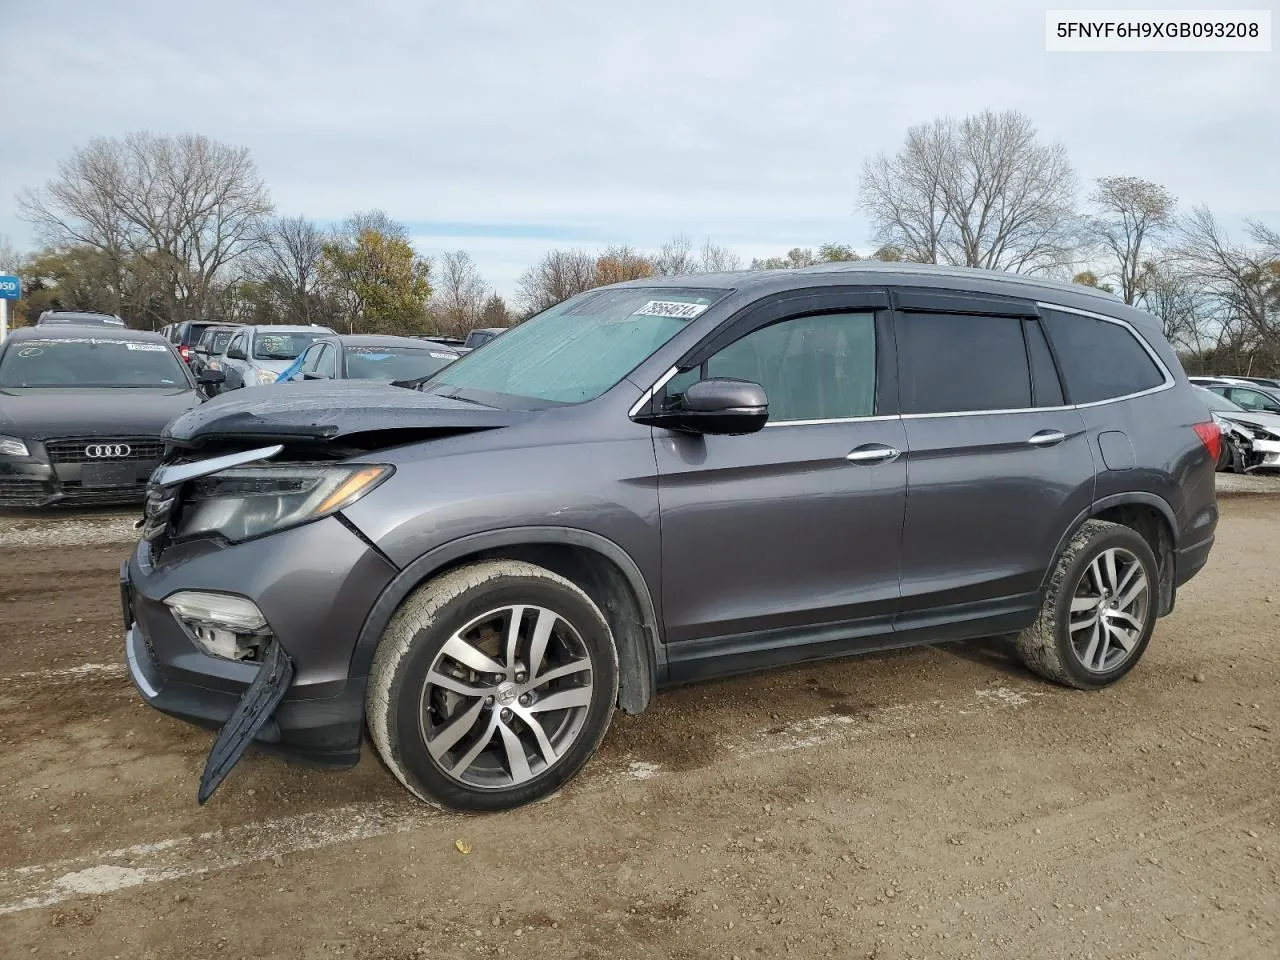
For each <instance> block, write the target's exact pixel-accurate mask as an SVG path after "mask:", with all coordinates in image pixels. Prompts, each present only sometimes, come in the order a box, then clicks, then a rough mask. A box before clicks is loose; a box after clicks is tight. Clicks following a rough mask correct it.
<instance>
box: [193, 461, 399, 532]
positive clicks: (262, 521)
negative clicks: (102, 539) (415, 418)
mask: <svg viewBox="0 0 1280 960" xmlns="http://www.w3.org/2000/svg"><path fill="white" fill-rule="evenodd" d="M393 472H395V468H394V467H392V466H390V465H389V464H382V463H352V464H341V463H282V464H273V465H270V466H263V465H254V466H245V467H234V468H232V469H230V470H223V471H222V472H221V473H215V474H213V475H212V476H208V477H201V478H200V479H198V480H193V481H192V482H191V484H190V487H189V488H188V491H187V493H186V495H185V497H184V501H183V506H182V513H181V516H180V517H179V520H178V529H177V536H178V537H179V538H182V537H193V536H199V535H202V534H216V535H218V536H221V537H224V538H225V539H227V540H230V541H231V542H232V543H239V542H240V541H242V540H250V539H252V538H253V537H260V536H262V535H263V534H266V533H274V532H275V531H277V530H284V529H286V528H288V527H296V526H298V525H300V524H303V523H308V522H310V521H312V520H319V519H320V518H321V517H327V516H329V515H330V514H333V513H337V512H338V511H339V510H341V509H343V508H344V507H347V506H350V505H351V504H352V503H355V502H356V501H357V500H359V499H360V498H361V497H363V496H364V495H365V494H367V493H369V492H370V491H371V490H373V489H374V488H375V487H377V486H378V484H380V483H382V481H384V480H386V479H387V477H389V476H391V474H392V473H393Z"/></svg>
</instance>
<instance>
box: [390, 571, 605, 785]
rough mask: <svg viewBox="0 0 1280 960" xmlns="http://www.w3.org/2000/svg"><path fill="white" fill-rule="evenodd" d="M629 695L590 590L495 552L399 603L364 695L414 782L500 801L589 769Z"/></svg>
mask: <svg viewBox="0 0 1280 960" xmlns="http://www.w3.org/2000/svg"><path fill="white" fill-rule="evenodd" d="M516 611H518V612H516ZM513 620H514V621H515V622H516V623H517V624H518V628H517V631H516V639H517V643H516V648H515V656H511V655H510V654H509V653H508V649H509V640H510V638H511V630H510V628H511V624H512V621H513ZM540 637H541V638H542V639H541V646H539V638H540ZM459 658H460V659H459ZM535 658H536V659H537V660H538V662H537V663H531V661H532V660H534V659H535ZM584 661H587V666H583V663H584ZM531 666H532V667H533V668H536V669H533V670H531V669H530V667H531ZM495 667H496V668H497V670H495V669H494V668H495ZM617 697H618V654H617V650H616V648H615V646H614V642H613V636H612V634H611V633H610V631H609V625H608V623H607V622H606V620H605V618H604V615H603V614H602V613H601V612H600V609H599V608H598V607H597V606H596V605H595V603H594V602H592V600H591V598H590V597H588V596H587V595H586V593H584V592H583V591H582V590H581V589H580V588H579V587H577V586H576V585H575V584H573V583H572V582H570V581H569V580H566V579H565V578H564V577H561V576H559V575H557V574H554V573H552V572H551V571H549V570H544V569H543V568H541V567H537V566H534V565H533V564H531V563H524V562H522V561H515V560H494V561H488V562H484V563H477V564H472V565H469V566H465V567H460V568H458V569H456V570H452V571H450V572H448V573H446V574H444V575H442V576H440V577H437V578H436V579H434V580H432V581H430V582H428V583H427V584H425V585H424V586H422V587H420V588H419V589H418V590H417V591H415V592H414V593H413V594H411V595H410V596H409V597H408V598H407V599H406V600H405V601H404V603H403V604H401V606H400V609H399V610H398V611H396V614H395V615H394V616H393V617H392V619H391V622H390V623H389V624H388V625H387V629H386V632H385V633H384V634H383V636H382V639H381V641H380V642H379V644H378V649H377V651H376V653H375V654H374V659H373V666H372V669H371V671H370V676H369V685H368V691H367V693H366V705H365V706H366V715H367V717H368V723H369V732H370V735H371V736H372V739H373V742H374V746H375V747H376V748H377V751H378V754H379V755H380V756H381V757H382V760H383V762H384V763H385V764H386V765H387V767H388V768H390V770H391V772H392V773H393V774H395V776H396V778H397V779H398V780H399V781H400V782H401V783H402V784H404V786H405V787H407V788H408V789H409V790H410V791H411V792H412V793H413V794H414V795H415V796H417V797H418V798H419V799H421V800H423V801H425V802H427V803H433V804H440V805H443V806H446V807H449V808H452V809H455V810H468V811H494V810H507V809H510V808H512V807H518V806H521V805H522V804H526V803H531V802H533V801H535V800H540V799H542V798H543V797H546V796H548V795H550V794H552V793H554V792H555V791H557V790H559V789H560V788H561V787H562V786H563V785H564V784H565V783H566V782H567V781H568V780H569V779H570V778H571V777H573V776H574V775H575V774H576V773H577V772H578V771H579V770H581V769H582V767H583V765H584V764H586V762H587V761H588V760H589V759H590V758H591V756H592V755H593V754H594V753H595V751H596V749H597V747H599V745H600V741H601V740H602V739H603V738H604V734H605V731H606V730H607V729H608V728H609V721H610V720H611V719H612V715H613V708H614V704H615V703H616V702H617ZM553 702H554V703H555V704H556V705H557V706H555V707H552V706H550V704H552V703H553ZM521 757H523V758H524V759H523V762H522V761H521Z"/></svg>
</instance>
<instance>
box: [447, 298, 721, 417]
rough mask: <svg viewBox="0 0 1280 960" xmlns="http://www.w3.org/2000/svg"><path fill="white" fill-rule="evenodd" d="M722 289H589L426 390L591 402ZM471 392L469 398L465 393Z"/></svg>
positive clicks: (492, 398) (489, 399)
mask: <svg viewBox="0 0 1280 960" xmlns="http://www.w3.org/2000/svg"><path fill="white" fill-rule="evenodd" d="M728 293H729V291H728V290H707V289H695V288H680V287H621V288H617V289H605V290H592V291H590V292H588V293H584V294H580V295H578V296H576V297H574V298H572V299H570V300H566V301H565V302H564V303H560V304H557V305H556V306H554V307H551V308H550V309H549V310H544V311H543V312H542V313H540V314H538V315H537V316H536V317H533V318H531V319H529V320H526V321H525V322H524V323H522V324H520V325H519V326H517V327H513V328H512V329H510V330H508V331H506V332H505V333H503V334H502V336H500V337H494V338H493V340H491V341H490V342H489V343H486V344H485V347H484V349H483V350H481V351H478V352H476V353H469V354H467V355H466V356H464V357H462V358H461V359H459V360H457V361H455V362H454V363H451V364H450V365H449V366H447V367H445V368H444V369H443V370H442V371H440V373H439V374H437V375H436V376H434V377H432V378H431V380H430V381H428V383H427V384H426V385H425V386H424V387H423V389H424V390H427V391H429V392H431V393H440V394H443V395H445V396H451V397H453V396H458V397H461V398H462V399H475V400H478V401H479V402H481V403H497V404H498V405H499V406H501V405H504V403H503V400H502V398H503V397H509V398H516V400H517V405H518V401H520V400H533V401H539V402H541V403H583V402H585V401H587V400H594V399H595V398H596V397H598V396H600V394H602V393H604V392H605V391H606V390H608V389H609V388H610V387H612V386H613V385H614V384H616V383H617V382H618V381H619V380H621V379H622V378H623V377H625V376H626V375H627V374H628V373H630V372H631V371H632V370H634V369H635V368H636V367H637V366H638V365H639V364H640V363H641V362H642V361H644V360H646V359H647V358H648V357H649V356H650V354H652V353H653V352H654V351H655V350H657V349H658V348H659V347H661V346H662V345H663V344H664V343H666V342H667V341H668V340H670V339H671V338H672V337H674V336H675V335H676V334H677V333H679V332H680V331H681V330H683V329H684V328H685V327H686V326H687V325H688V323H689V321H691V320H693V319H694V318H695V317H697V316H698V315H699V314H701V313H702V312H703V311H705V310H706V309H707V308H708V307H709V306H711V305H712V304H713V303H715V302H716V301H718V300H720V299H721V298H723V297H725V296H727V295H728ZM468 394H473V395H474V396H468Z"/></svg>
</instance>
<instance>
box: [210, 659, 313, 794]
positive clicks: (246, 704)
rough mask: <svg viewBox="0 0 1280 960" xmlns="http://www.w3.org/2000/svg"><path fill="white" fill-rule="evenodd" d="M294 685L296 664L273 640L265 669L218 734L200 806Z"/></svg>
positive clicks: (262, 668) (214, 742) (263, 664)
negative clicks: (294, 666) (292, 684)
mask: <svg viewBox="0 0 1280 960" xmlns="http://www.w3.org/2000/svg"><path fill="white" fill-rule="evenodd" d="M292 682H293V661H292V660H291V659H290V658H289V655H288V654H287V653H285V651H284V647H282V646H280V643H279V641H277V640H272V641H271V642H270V643H269V644H268V645H267V647H266V649H265V650H264V651H263V653H262V666H261V668H260V669H259V670H258V676H257V677H256V678H255V679H254V681H253V683H251V684H250V685H249V689H248V690H246V691H245V692H244V696H242V697H241V698H240V702H239V703H238V704H236V708H235V710H234V711H233V712H232V714H231V716H230V717H229V718H228V719H227V722H226V723H225V724H224V725H223V727H222V729H221V730H219V731H218V736H217V739H216V740H214V741H213V749H212V750H210V751H209V758H208V759H207V760H206V761H205V764H204V773H203V775H202V776H201V777H200V789H199V791H198V792H197V794H196V799H197V800H198V801H199V803H200V804H201V806H203V805H204V803H205V802H206V801H207V800H208V799H209V798H210V797H211V796H213V792H214V791H215V790H217V789H218V787H219V786H220V785H221V783H222V781H223V780H225V779H226V778H227V774H229V773H230V772H231V769H232V768H233V767H234V766H235V765H236V764H237V763H238V762H239V760H240V758H241V757H242V756H244V752H245V750H246V749H247V748H248V746H249V744H251V743H252V742H253V739H254V736H255V735H256V734H257V733H258V731H259V730H261V729H262V727H263V726H264V725H265V724H266V723H267V721H268V720H270V719H271V715H272V714H273V713H274V712H275V709H276V707H277V706H279V704H280V701H281V700H282V699H284V695H285V692H286V691H287V690H288V689H289V684H290V683H292Z"/></svg>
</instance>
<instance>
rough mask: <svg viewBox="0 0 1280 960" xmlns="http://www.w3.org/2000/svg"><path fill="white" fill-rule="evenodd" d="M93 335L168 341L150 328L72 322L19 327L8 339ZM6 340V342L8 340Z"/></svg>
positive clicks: (100, 337)
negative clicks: (79, 324) (82, 324)
mask: <svg viewBox="0 0 1280 960" xmlns="http://www.w3.org/2000/svg"><path fill="white" fill-rule="evenodd" d="M85 337H95V338H97V339H99V340H129V341H131V342H138V343H164V344H167V343H168V342H169V341H168V339H167V338H166V337H164V336H163V335H162V334H159V333H154V332H152V331H150V330H130V329H129V328H128V327H100V326H97V325H93V326H85V327H77V326H74V325H72V324H69V323H66V324H63V323H59V324H56V325H54V326H44V327H19V328H18V329H17V330H11V331H9V336H8V340H13V341H15V342H18V341H22V340H78V339H83V338H85ZM8 340H6V342H8Z"/></svg>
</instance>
